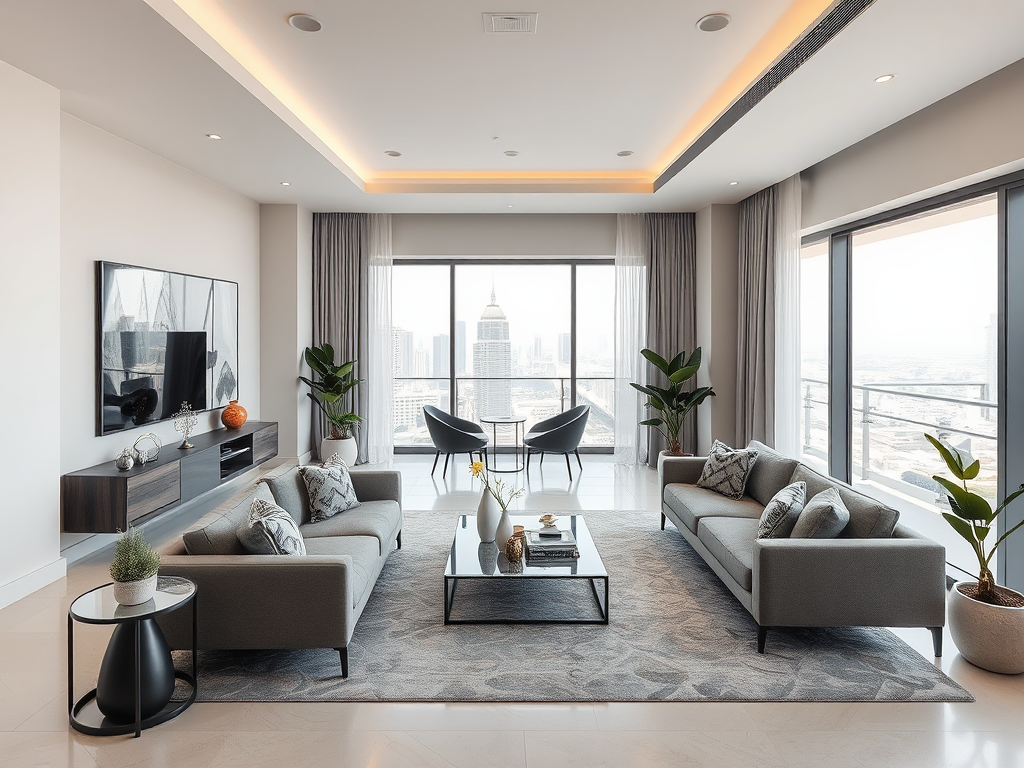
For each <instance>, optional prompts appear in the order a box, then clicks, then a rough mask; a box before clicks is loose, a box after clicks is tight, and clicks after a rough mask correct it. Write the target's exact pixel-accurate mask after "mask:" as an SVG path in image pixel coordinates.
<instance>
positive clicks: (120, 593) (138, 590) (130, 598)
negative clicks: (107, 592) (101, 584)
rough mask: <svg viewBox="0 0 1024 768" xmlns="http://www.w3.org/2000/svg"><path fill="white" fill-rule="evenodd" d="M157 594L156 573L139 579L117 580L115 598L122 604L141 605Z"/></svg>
mask: <svg viewBox="0 0 1024 768" xmlns="http://www.w3.org/2000/svg"><path fill="white" fill-rule="evenodd" d="M155 594H156V574H153V575H152V576H150V577H149V578H148V579H140V580H139V581H115V582H114V599H115V600H116V601H117V602H118V603H119V604H120V605H139V604H140V603H144V602H146V601H147V600H149V599H151V598H152V597H153V595H155Z"/></svg>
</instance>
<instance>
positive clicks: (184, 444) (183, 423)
mask: <svg viewBox="0 0 1024 768" xmlns="http://www.w3.org/2000/svg"><path fill="white" fill-rule="evenodd" d="M198 423H199V417H198V416H196V413H195V411H193V410H192V406H191V405H189V404H188V403H182V404H181V410H180V411H178V412H177V413H176V414H174V431H175V432H181V435H182V437H184V438H185V439H184V440H182V441H181V445H179V446H178V448H194V447H195V446H193V445H192V443H190V442H189V441H188V436H189V435H191V434H192V430H193V429H195V428H196V424H198Z"/></svg>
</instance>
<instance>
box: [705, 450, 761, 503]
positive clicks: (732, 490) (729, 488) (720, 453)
mask: <svg viewBox="0 0 1024 768" xmlns="http://www.w3.org/2000/svg"><path fill="white" fill-rule="evenodd" d="M756 459H757V451H756V450H750V449H747V450H734V449H732V448H730V447H729V446H727V445H726V444H725V443H723V442H721V441H719V440H715V444H714V445H712V446H711V453H710V454H708V460H707V461H706V462H705V463H704V469H703V471H701V473H700V479H698V480H697V487H698V488H707V489H708V490H709V491H714V492H715V493H720V494H722V495H723V496H728V497H729V498H730V499H739V498H742V497H743V491H744V489H746V487H747V478H748V477H750V470H751V468H752V467H753V466H754V461H755V460H756Z"/></svg>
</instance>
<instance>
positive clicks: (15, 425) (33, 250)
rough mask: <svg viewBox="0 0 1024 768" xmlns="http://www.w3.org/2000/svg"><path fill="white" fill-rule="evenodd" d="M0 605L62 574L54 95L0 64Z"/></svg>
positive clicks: (56, 120) (57, 130)
mask: <svg viewBox="0 0 1024 768" xmlns="http://www.w3.org/2000/svg"><path fill="white" fill-rule="evenodd" d="M0 178H2V180H3V183H2V184H0V263H2V265H3V276H2V278H0V360H2V361H3V374H2V375H0V404H2V407H3V439H2V440H0V473H2V480H3V488H4V501H3V503H2V504H0V529H2V530H3V532H4V534H3V537H2V539H0V608H2V607H4V606H5V605H9V604H10V603H12V602H14V601H15V600H18V599H20V598H21V597H23V596H25V595H27V594H29V593H31V592H33V591H35V590H36V589H38V588H39V587H42V586H44V585H45V584H47V583H49V582H50V581H53V580H54V579H58V578H60V577H61V576H62V575H64V561H63V560H62V559H61V557H60V549H59V546H58V545H59V539H58V534H59V531H60V475H59V472H58V471H57V468H56V466H55V456H54V453H55V452H56V448H57V445H58V443H59V440H60V425H61V396H60V392H61V383H62V375H63V373H64V371H65V370H66V369H65V368H64V367H63V361H62V359H61V356H60V350H59V348H58V347H57V345H56V341H57V338H58V336H59V334H60V321H61V303H60V287H61V274H60V229H59V226H58V218H59V214H60V94H59V93H58V91H57V90H56V89H54V88H52V87H50V86H49V85H46V84H45V83H43V82H41V81H39V80H36V79H35V78H33V77H30V76H29V75H26V74H25V73H24V72H21V71H19V70H17V69H15V68H14V67H11V66H9V65H8V64H5V63H4V62H0Z"/></svg>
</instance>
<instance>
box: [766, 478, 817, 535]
mask: <svg viewBox="0 0 1024 768" xmlns="http://www.w3.org/2000/svg"><path fill="white" fill-rule="evenodd" d="M806 500H807V483H805V482H804V481H803V480H799V481H797V482H795V483H793V484H792V485H787V486H786V487H785V488H783V489H782V490H781V491H779V492H778V493H776V494H775V495H774V496H772V498H771V501H769V502H768V506H766V507H765V508H764V512H762V513H761V523H760V524H759V525H758V526H757V538H759V539H785V538H787V537H788V536H789V534H790V533H791V532H792V531H793V526H794V525H796V521H797V518H798V517H800V513H801V512H802V511H803V508H804V501H806Z"/></svg>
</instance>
